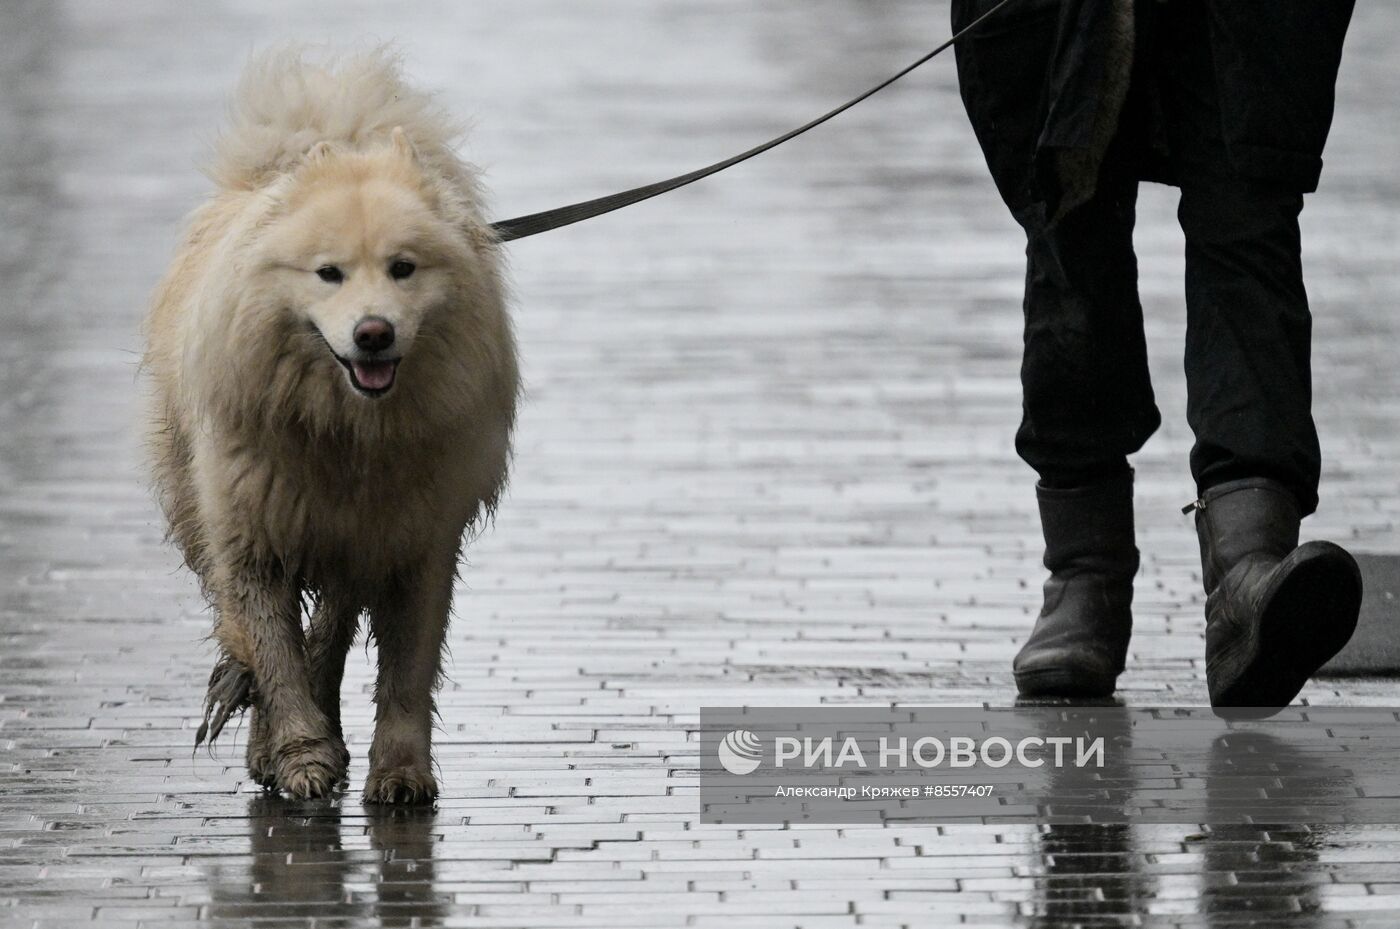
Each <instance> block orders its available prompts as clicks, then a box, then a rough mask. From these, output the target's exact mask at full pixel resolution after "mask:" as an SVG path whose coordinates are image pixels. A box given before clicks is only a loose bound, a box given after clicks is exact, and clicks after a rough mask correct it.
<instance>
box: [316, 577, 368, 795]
mask: <svg viewBox="0 0 1400 929" xmlns="http://www.w3.org/2000/svg"><path fill="white" fill-rule="evenodd" d="M359 628H360V608H359V607H358V606H355V605H353V601H347V600H346V599H345V598H344V597H342V596H339V595H337V594H335V593H324V594H323V595H322V597H321V602H320V603H318V604H317V605H316V610H315V612H314V613H312V615H311V630H310V633H309V634H308V636H307V640H306V655H307V670H308V671H309V672H310V674H311V698H312V699H313V700H315V701H316V706H318V707H320V709H321V712H322V713H324V714H325V716H326V722H327V723H328V724H329V725H330V729H331V735H332V736H333V737H334V738H335V739H336V740H337V742H338V744H340V746H341V748H342V751H344V745H345V740H344V735H343V733H342V731H341V728H340V685H341V682H342V680H343V679H344V677H345V656H346V653H347V652H349V651H350V646H351V645H353V644H354V642H355V633H357V632H358V631H359ZM344 758H345V766H346V767H347V768H348V767H349V766H350V753H349V752H348V751H344Z"/></svg>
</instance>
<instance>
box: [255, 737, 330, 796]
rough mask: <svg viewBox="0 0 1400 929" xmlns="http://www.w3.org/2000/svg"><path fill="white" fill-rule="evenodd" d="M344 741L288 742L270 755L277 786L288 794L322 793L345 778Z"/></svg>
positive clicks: (313, 740) (310, 794) (313, 794)
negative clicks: (274, 769)
mask: <svg viewBox="0 0 1400 929" xmlns="http://www.w3.org/2000/svg"><path fill="white" fill-rule="evenodd" d="M347 757H348V756H347V754H346V751H345V744H344V743H343V742H339V741H338V740H334V739H301V740H298V741H295V742H289V743H287V744H285V745H283V746H282V747H281V748H279V749H278V750H277V752H276V753H275V754H274V756H273V764H274V765H275V768H276V786H277V788H278V789H279V790H281V791H283V792H284V793H286V794H287V795H288V796H290V797H294V798H296V799H298V800H309V799H313V798H315V797H324V796H326V795H327V794H329V793H330V792H331V791H333V790H334V789H335V788H336V787H337V786H339V785H340V784H341V782H342V781H344V780H345V769H346V758H347Z"/></svg>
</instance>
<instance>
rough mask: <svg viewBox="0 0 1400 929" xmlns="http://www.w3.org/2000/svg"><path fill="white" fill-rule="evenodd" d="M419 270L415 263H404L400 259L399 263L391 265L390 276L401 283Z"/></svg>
mask: <svg viewBox="0 0 1400 929" xmlns="http://www.w3.org/2000/svg"><path fill="white" fill-rule="evenodd" d="M417 268H418V266H417V265H415V264H414V263H413V262H411V261H404V260H403V259H402V258H400V259H399V260H398V261H396V262H394V263H393V264H391V265H389V276H390V277H392V278H393V279H394V280H396V281H401V280H403V279H404V278H406V277H408V276H409V275H410V274H412V273H413V272H414V271H415V270H417Z"/></svg>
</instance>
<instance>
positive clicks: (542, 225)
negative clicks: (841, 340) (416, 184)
mask: <svg viewBox="0 0 1400 929" xmlns="http://www.w3.org/2000/svg"><path fill="white" fill-rule="evenodd" d="M1011 2H1012V0H1001V2H1000V3H998V4H997V5H996V6H994V7H992V8H991V9H990V10H988V11H987V12H985V13H983V14H982V15H981V16H979V17H977V18H976V19H974V20H973V21H972V22H970V23H968V24H967V25H966V26H964V27H963V28H962V29H960V30H959V31H958V32H956V33H955V34H954V35H953V37H952V38H950V39H949V40H948V41H946V42H944V43H943V44H942V45H940V46H938V47H937V48H935V49H934V50H933V51H931V52H929V53H928V54H927V55H925V56H924V57H922V58H920V59H919V60H918V61H916V62H914V63H913V64H911V65H909V66H908V67H907V68H905V69H904V70H902V71H900V72H899V73H898V74H895V75H894V76H893V77H890V78H887V79H886V80H883V81H881V82H880V83H879V84H876V85H875V86H874V87H872V88H870V89H869V90H867V91H866V92H865V93H863V94H861V95H860V96H858V97H856V98H854V99H852V100H848V101H846V102H845V103H843V104H841V105H840V106H838V107H837V108H836V109H834V110H832V111H830V112H829V113H825V114H823V115H821V116H818V117H817V118H816V119H814V120H812V121H811V122H810V123H807V124H806V125H803V126H798V127H797V128H796V129H794V130H792V131H791V132H787V133H784V134H783V135H780V136H778V137H777V138H776V139H771V140H769V141H767V142H764V143H763V144H762V145H759V146H756V147H754V148H751V149H749V150H748V151H746V152H741V153H739V154H738V155H735V156H733V157H732V158H726V159H725V160H723V161H717V162H715V163H714V164H712V165H709V166H708V167H704V168H700V169H698V170H696V171H691V172H690V173H689V174H682V175H680V176H678V177H673V178H670V179H668V180H664V181H657V182H656V183H654V184H647V185H646V186H644V187H634V188H632V189H631V190H624V191H621V192H619V193H615V194H609V195H608V196H606V197H598V198H597V199H595V200H584V201H583V202H582V203H571V204H569V205H568V206H561V207H557V208H555V209H552V210H545V211H544V212H542V213H531V214H530V215H528V216H518V217H516V218H515V219H504V220H501V221H500V222H497V223H493V224H492V226H491V229H492V231H493V232H495V233H496V237H497V238H498V239H499V240H500V241H502V242H510V241H512V240H514V239H523V238H525V237H526V236H532V235H538V234H539V233H541V232H548V231H549V230H551V229H558V228H559V227H560V226H568V225H571V224H573V223H577V222H582V221H583V220H585V219H592V218H593V217H595V216H602V215H603V214H604V213H611V212H612V211H613V210H620V209H622V208H623V207H625V206H631V205H632V204H634V203H640V202H642V201H643V200H650V199H651V198H652V197H656V196H659V195H661V194H664V193H668V192H670V191H672V190H675V189H676V188H678V187H684V186H685V185H687V184H693V183H695V182H696V181H698V180H700V179H701V178H706V177H709V176H710V175H711V174H718V173H719V172H721V171H723V170H724V169H725V168H732V167H734V166H735V165H736V164H739V163H740V162H742V161H748V160H749V159H750V158H752V157H754V156H755V155H762V154H763V153H764V152H766V151H768V150H769V149H771V148H777V147H778V146H779V145H782V144H783V143H784V142H786V141H788V140H789V139H795V138H797V137H798V136H800V135H802V133H804V132H806V131H807V130H809V129H815V128H816V127H817V126H820V125H821V124H822V123H824V122H826V121H827V120H829V119H831V118H832V117H834V116H839V115H840V114H842V113H844V112H846V111H847V110H849V109H850V108H851V107H853V106H855V105H856V104H857V103H860V102H862V101H864V100H865V99H867V98H868V97H872V96H874V95H875V94H877V93H879V92H880V91H882V90H884V89H885V88H886V87H888V86H890V85H891V84H893V83H894V82H895V81H897V80H899V79H900V78H902V77H904V76H905V75H906V74H908V73H909V72H911V71H913V70H914V69H915V68H918V67H920V66H921V65H924V64H926V63H927V62H929V61H931V60H932V59H933V58H935V57H937V56H938V55H940V54H941V53H943V52H944V51H946V50H947V49H949V48H950V47H951V46H952V45H953V43H954V42H956V41H958V40H959V39H961V38H962V37H963V36H965V35H967V34H968V33H969V32H971V31H972V30H973V29H975V28H977V26H978V25H980V24H981V23H982V22H983V21H984V20H986V19H987V18H988V17H990V16H992V15H993V14H994V13H996V12H997V11H998V10H1000V9H1001V8H1002V7H1004V6H1006V5H1007V4H1008V3H1011Z"/></svg>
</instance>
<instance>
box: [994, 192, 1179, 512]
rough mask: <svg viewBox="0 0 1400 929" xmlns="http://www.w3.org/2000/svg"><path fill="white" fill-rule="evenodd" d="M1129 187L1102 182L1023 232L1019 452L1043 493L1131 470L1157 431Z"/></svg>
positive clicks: (1027, 223) (1032, 219)
mask: <svg viewBox="0 0 1400 929" xmlns="http://www.w3.org/2000/svg"><path fill="white" fill-rule="evenodd" d="M1136 209H1137V184H1136V182H1135V181H1131V180H1123V181H1116V182H1115V181H1110V180H1109V179H1108V178H1107V177H1105V178H1104V179H1103V180H1102V181H1101V183H1100V187H1099V191H1098V193H1097V194H1096V195H1095V196H1094V198H1093V199H1092V200H1090V201H1089V202H1088V203H1086V204H1084V205H1083V206H1082V207H1080V208H1078V209H1076V210H1074V211H1073V212H1071V213H1070V214H1069V215H1068V216H1066V217H1065V218H1064V219H1062V220H1061V221H1060V222H1059V223H1058V224H1057V225H1055V226H1053V227H1050V228H1047V227H1046V226H1045V224H1044V223H1043V221H1042V220H1041V219H1040V217H1039V216H1038V215H1035V212H1034V211H1027V212H1029V213H1031V214H1032V215H1030V216H1029V217H1027V216H1026V215H1025V214H1023V216H1022V217H1021V219H1022V225H1023V227H1024V228H1025V230H1026V237H1027V246H1026V257H1027V267H1026V294H1025V303H1024V311H1025V349H1024V355H1023V357H1022V362H1021V387H1022V392H1023V402H1022V420H1021V427H1020V429H1019V430H1018V431H1017V433H1016V450H1017V452H1018V453H1019V454H1020V455H1021V457H1022V458H1023V459H1025V461H1026V462H1027V463H1028V464H1030V465H1031V467H1033V468H1035V470H1036V471H1037V472H1038V473H1039V474H1040V477H1041V480H1042V481H1044V482H1045V483H1046V484H1047V485H1048V486H1061V487H1073V486H1082V485H1086V484H1091V483H1096V482H1097V481H1099V480H1102V479H1104V478H1107V477H1111V476H1113V475H1115V474H1120V473H1123V472H1125V471H1126V470H1127V456H1128V455H1130V454H1132V453H1133V452H1136V451H1137V450H1138V449H1140V448H1141V447H1142V445H1143V443H1144V442H1146V441H1147V439H1148V437H1149V436H1151V435H1152V433H1153V432H1154V431H1155V430H1156V429H1157V426H1158V425H1159V424H1160V423H1161V416H1160V414H1159V413H1158V411H1157V406H1156V403H1155V401H1154V399H1153V394H1152V382H1151V379H1150V376H1149V374H1148V368H1147V346H1146V341H1145V339H1144V337H1143V327H1142V305H1141V303H1140V302H1139V300H1138V293H1137V258H1136V256H1135V255H1134V254H1133V241H1132V240H1133V224H1134V221H1135V219H1136Z"/></svg>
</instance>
